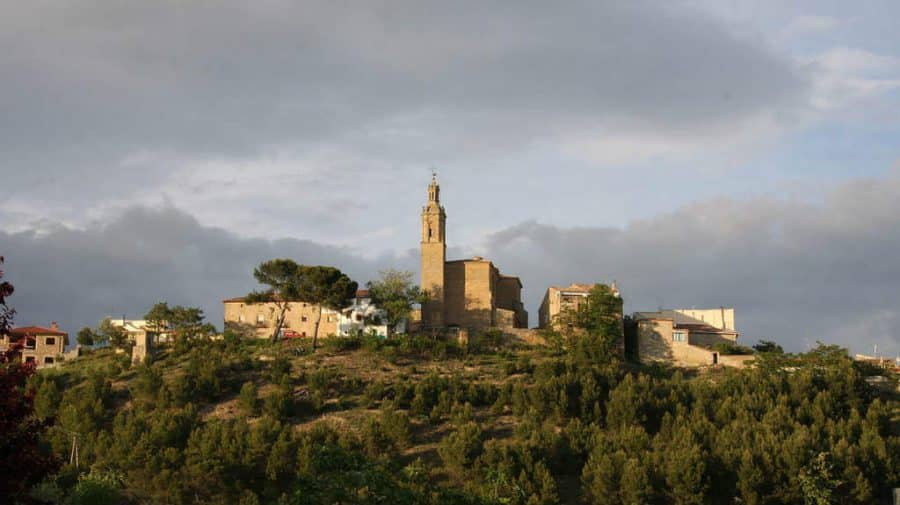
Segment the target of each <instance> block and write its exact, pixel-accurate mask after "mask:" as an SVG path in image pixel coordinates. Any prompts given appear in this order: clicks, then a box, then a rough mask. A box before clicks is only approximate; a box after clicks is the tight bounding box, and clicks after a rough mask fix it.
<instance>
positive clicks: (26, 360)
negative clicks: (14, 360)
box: [25, 356, 34, 363]
mask: <svg viewBox="0 0 900 505" xmlns="http://www.w3.org/2000/svg"><path fill="white" fill-rule="evenodd" d="M25 363H34V356H25Z"/></svg>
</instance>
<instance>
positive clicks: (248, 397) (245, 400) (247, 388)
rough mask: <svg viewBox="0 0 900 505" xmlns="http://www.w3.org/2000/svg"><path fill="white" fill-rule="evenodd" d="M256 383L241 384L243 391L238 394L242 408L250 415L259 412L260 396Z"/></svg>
mask: <svg viewBox="0 0 900 505" xmlns="http://www.w3.org/2000/svg"><path fill="white" fill-rule="evenodd" d="M258 394H259V393H258V391H257V387H256V384H254V383H252V382H247V383H246V384H244V385H243V386H241V393H240V395H239V396H238V403H239V404H240V406H241V409H242V410H243V411H244V413H245V414H247V415H248V416H255V415H256V414H257V413H259V398H258Z"/></svg>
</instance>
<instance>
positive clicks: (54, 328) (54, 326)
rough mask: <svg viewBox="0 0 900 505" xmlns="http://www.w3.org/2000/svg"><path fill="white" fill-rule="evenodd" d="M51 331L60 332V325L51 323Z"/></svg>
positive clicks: (54, 322)
mask: <svg viewBox="0 0 900 505" xmlns="http://www.w3.org/2000/svg"><path fill="white" fill-rule="evenodd" d="M50 329H51V330H53V331H59V325H58V324H56V321H53V322H52V323H50Z"/></svg>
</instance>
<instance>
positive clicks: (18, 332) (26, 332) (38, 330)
mask: <svg viewBox="0 0 900 505" xmlns="http://www.w3.org/2000/svg"><path fill="white" fill-rule="evenodd" d="M9 334H10V336H13V337H27V336H34V335H56V336H59V337H65V336H68V335H69V334H68V333H66V332H64V331H59V330H54V329H52V328H44V327H43V326H22V327H20V328H12V329H10V330H9Z"/></svg>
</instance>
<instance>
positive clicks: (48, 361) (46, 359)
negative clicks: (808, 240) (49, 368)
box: [44, 356, 53, 365]
mask: <svg viewBox="0 0 900 505" xmlns="http://www.w3.org/2000/svg"><path fill="white" fill-rule="evenodd" d="M44 364H45V365H52V364H53V358H51V357H50V356H45V357H44Z"/></svg>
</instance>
